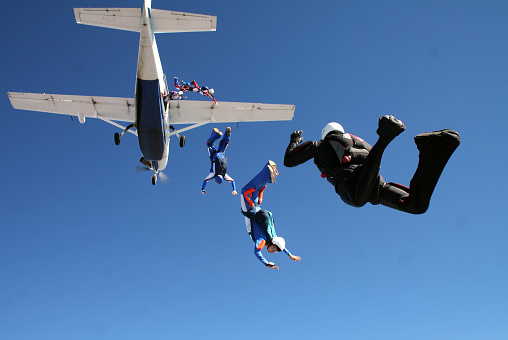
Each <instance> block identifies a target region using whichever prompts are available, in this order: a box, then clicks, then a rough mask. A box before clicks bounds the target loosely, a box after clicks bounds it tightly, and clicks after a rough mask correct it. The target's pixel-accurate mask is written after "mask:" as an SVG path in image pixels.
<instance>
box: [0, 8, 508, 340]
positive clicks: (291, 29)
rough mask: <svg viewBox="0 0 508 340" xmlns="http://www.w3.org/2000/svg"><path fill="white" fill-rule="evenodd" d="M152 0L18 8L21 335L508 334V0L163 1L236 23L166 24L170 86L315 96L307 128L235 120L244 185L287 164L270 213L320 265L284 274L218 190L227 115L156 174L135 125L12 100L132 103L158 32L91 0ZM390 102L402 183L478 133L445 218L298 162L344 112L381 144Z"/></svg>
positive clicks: (2, 298) (9, 319)
mask: <svg viewBox="0 0 508 340" xmlns="http://www.w3.org/2000/svg"><path fill="white" fill-rule="evenodd" d="M141 6H142V1H141V0H124V1H106V0H101V1H98V0H73V1H69V0H65V1H64V0H59V1H56V0H52V1H31V0H29V1H21V2H14V1H11V2H7V3H5V4H3V6H2V8H3V10H2V12H1V14H0V16H1V20H0V25H1V29H2V32H3V33H2V34H1V35H0V39H1V45H2V46H3V48H2V53H1V55H0V61H1V65H2V68H1V71H0V72H1V73H0V74H1V78H0V79H1V82H0V86H1V91H0V92H2V93H3V94H4V95H3V97H2V99H0V105H1V111H2V120H3V129H2V133H1V134H0V142H1V146H2V147H1V148H0V153H1V154H0V157H1V159H2V166H1V167H0V176H1V178H2V189H1V196H0V197H1V201H0V214H1V220H0V221H1V225H0V339H9V340H19V339H52V340H57V339H122V340H126V339H182V338H184V339H224V338H229V339H255V338H256V339H257V338H259V337H271V336H274V337H277V338H279V339H369V340H371V339H390V340H393V339H426V340H427V339H436V340H441V339H461V340H466V339H506V338H508V289H507V287H508V269H507V266H506V263H507V260H508V251H507V248H506V241H507V239H508V231H507V227H508V219H507V217H506V216H507V215H506V207H507V200H506V195H505V193H506V191H507V190H508V185H507V181H506V177H505V176H506V175H505V173H506V166H507V163H506V151H505V148H504V144H505V135H506V126H507V123H508V122H507V118H506V114H507V112H506V111H507V107H508V99H507V98H508V96H507V90H508V67H507V66H506V61H507V60H508V44H507V42H506V36H508V14H507V13H508V3H507V2H504V1H492V0H491V1H488V0H487V1H449V0H447V1H426V2H422V1H369V0H362V1H314V2H313V3H312V4H311V3H309V2H297V1H265V0H260V1H256V2H244V1H233V0H218V1H201V0H196V1H191V2H176V1H160V0H159V1H158V0H154V1H153V7H154V8H160V9H171V10H176V11H185V12H194V13H203V14H210V15H216V16H217V17H218V24H217V32H214V33H184V34H161V35H157V42H158V47H159V52H160V55H161V60H162V65H163V68H164V71H165V73H166V75H167V76H168V79H171V78H172V77H173V76H179V77H180V78H183V79H185V80H188V81H190V80H192V79H196V80H197V81H198V83H200V84H206V85H209V86H211V87H214V88H215V91H216V98H217V100H218V101H219V102H220V101H221V100H222V101H247V102H264V103H281V104H295V105H296V111H295V117H294V119H293V120H292V121H290V122H274V123H241V124H238V125H237V124H232V125H231V126H232V128H233V132H232V140H231V143H230V146H229V148H228V152H227V153H228V158H229V174H230V175H231V176H232V177H233V178H234V179H235V180H236V182H237V186H238V187H239V188H241V187H242V186H243V185H244V184H245V183H247V182H248V181H249V180H250V179H251V178H252V177H253V176H254V175H255V174H256V173H257V172H258V171H259V170H260V169H261V167H262V166H263V164H264V163H266V161H267V160H268V159H272V160H274V161H275V162H277V163H278V164H279V165H280V167H279V170H280V177H279V178H278V180H277V183H276V184H273V185H270V186H269V187H268V188H267V190H266V192H265V200H264V203H263V205H264V207H265V208H266V209H268V210H270V211H272V212H273V214H274V217H275V222H276V226H277V232H278V234H279V235H280V236H283V237H285V239H286V241H287V245H288V248H289V249H290V250H291V251H292V252H293V254H296V255H299V256H301V257H302V260H301V262H293V261H291V260H289V259H288V258H287V256H285V255H283V254H273V255H272V254H270V255H267V258H268V260H270V261H274V262H275V263H276V264H277V265H278V266H279V267H280V270H279V271H276V270H269V269H266V268H264V267H263V266H262V265H261V264H260V263H259V262H258V260H257V259H256V258H255V257H254V255H253V253H252V248H253V244H252V241H251V240H250V238H249V237H248V235H247V233H246V231H245V226H244V219H243V216H242V215H241V214H240V202H239V198H238V197H233V196H232V195H231V194H230V187H229V185H216V184H214V183H210V184H209V185H208V187H207V195H206V196H202V195H201V193H200V187H201V183H202V180H203V178H204V177H205V176H206V175H207V174H208V170H209V168H208V167H209V161H208V158H207V152H206V149H205V147H204V141H205V140H206V138H207V137H208V136H209V134H210V131H211V129H212V128H213V127H214V126H213V125H206V126H203V127H200V128H198V129H195V130H192V131H189V132H187V133H186V136H187V144H186V146H185V148H183V149H181V148H179V147H178V146H177V143H175V142H176V140H174V141H173V144H172V152H171V159H170V163H169V165H168V168H167V170H166V171H165V172H166V174H167V175H168V176H169V177H170V178H171V179H172V182H171V183H170V184H168V185H157V186H155V187H153V186H152V185H151V183H150V174H149V173H143V172H136V171H135V167H136V166H137V165H138V160H139V157H140V156H141V154H140V151H139V147H138V142H137V140H136V138H135V137H134V136H132V135H128V136H126V138H124V139H123V141H122V145H120V146H116V145H114V142H113V134H114V133H115V132H117V129H116V128H114V127H112V126H109V125H107V124H104V123H103V122H100V121H94V120H92V119H89V120H87V122H86V124H85V125H81V124H79V122H78V121H77V119H74V120H71V118H69V117H63V116H57V115H51V114H45V113H37V112H28V111H17V110H14V109H13V108H12V107H11V106H10V103H9V100H8V97H7V91H18V92H45V93H56V94H81V95H99V96H118V97H132V96H133V93H134V83H135V75H136V73H135V72H136V63H137V48H138V39H139V36H138V35H137V34H136V33H132V32H123V31H117V30H110V29H104V28H95V27H90V26H83V25H78V24H76V23H75V21H74V15H73V10H72V8H73V7H141ZM195 99H197V98H195ZM199 99H201V98H199ZM384 114H393V115H394V116H396V117H397V118H399V119H401V120H402V121H403V122H404V123H405V124H406V126H407V129H406V131H405V132H404V133H403V134H401V135H400V136H399V137H398V138H397V139H395V140H394V142H393V143H392V144H391V145H390V147H389V148H388V149H387V151H386V153H385V156H384V159H383V163H382V171H381V173H382V175H383V176H384V178H385V179H386V180H388V181H395V182H399V183H403V184H408V183H409V180H410V179H411V177H412V175H413V173H414V170H415V169H416V164H417V159H418V153H417V149H416V146H415V145H414V142H413V137H414V136H415V135H417V134H419V133H422V132H427V131H433V130H438V129H442V128H452V129H455V130H457V131H459V133H460V134H461V136H462V144H461V146H460V147H459V148H458V149H457V151H456V152H455V154H454V155H453V157H452V158H451V160H450V162H449V163H448V165H447V167H446V169H445V171H444V173H443V175H442V177H441V179H440V182H439V183H438V186H437V188H436V190H435V192H434V195H433V198H432V201H431V206H430V208H429V210H428V212H427V213H426V214H424V215H420V216H412V215H408V214H404V213H401V212H398V211H393V210H390V209H388V208H386V207H380V206H370V205H369V206H365V207H363V208H360V209H356V208H352V207H349V206H346V205H345V204H343V203H342V202H341V201H340V199H339V198H338V196H337V195H336V194H335V193H334V190H333V188H332V187H331V186H330V185H329V184H327V183H326V182H325V180H323V179H321V178H320V177H319V172H318V170H317V169H316V168H315V166H314V165H313V164H312V163H311V162H309V163H306V164H304V165H301V166H299V167H296V168H291V169H288V168H285V167H283V165H282V160H283V155H284V150H285V148H286V146H287V143H288V141H289V135H290V133H291V132H292V131H294V130H297V129H303V130H304V134H303V136H304V137H305V140H316V139H319V138H320V137H319V134H320V131H321V129H322V127H323V126H324V125H325V124H326V123H328V122H329V121H338V122H340V123H341V124H342V125H343V126H344V128H345V129H346V130H347V131H349V132H351V133H354V134H356V135H358V136H361V137H363V138H364V139H366V140H367V141H369V142H371V143H374V142H375V140H376V134H375V131H376V128H377V119H378V117H380V116H381V115H384ZM226 126H227V125H226V124H219V125H216V127H218V128H220V129H221V130H225V128H226Z"/></svg>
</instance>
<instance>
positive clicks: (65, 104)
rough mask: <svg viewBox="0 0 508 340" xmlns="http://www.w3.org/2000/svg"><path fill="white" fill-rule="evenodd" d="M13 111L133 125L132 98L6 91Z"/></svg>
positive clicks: (134, 114)
mask: <svg viewBox="0 0 508 340" xmlns="http://www.w3.org/2000/svg"><path fill="white" fill-rule="evenodd" d="M7 94H8V95H9V99H10V101H11V104H12V106H13V107H14V108H15V109H20V110H29V111H41V112H49V113H57V114H65V115H71V116H77V117H79V118H80V120H81V119H83V118H101V119H110V120H118V121H123V122H131V123H132V122H134V120H135V119H136V106H135V105H136V104H135V100H134V98H118V97H91V96H74V95H63V94H45V93H20V92H8V93H7Z"/></svg>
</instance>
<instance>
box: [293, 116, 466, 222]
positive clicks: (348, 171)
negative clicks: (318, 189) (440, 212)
mask: <svg viewBox="0 0 508 340" xmlns="http://www.w3.org/2000/svg"><path fill="white" fill-rule="evenodd" d="M405 129H406V126H405V125H404V123H402V122H401V121H400V120H398V119H396V118H395V117H393V116H383V117H381V118H380V119H379V128H378V129H377V131H376V132H377V134H378V135H379V138H378V140H377V142H376V144H374V146H373V147H371V146H370V145H369V144H368V143H367V142H365V141H364V140H362V139H361V138H359V137H356V136H353V135H351V134H349V133H345V132H344V129H343V128H342V126H341V125H340V124H338V123H330V124H328V125H327V126H325V128H324V129H323V132H322V136H321V138H322V139H321V140H320V141H318V142H312V141H308V142H305V143H302V144H301V142H302V141H303V137H302V136H301V135H302V132H303V131H301V130H300V131H295V132H293V133H292V134H291V141H290V143H289V146H288V147H287V149H286V154H285V155H284V165H285V166H287V167H294V166H297V165H299V164H302V163H305V162H306V161H308V160H309V159H311V158H314V163H315V164H316V166H317V167H318V169H319V170H320V171H321V177H326V179H327V180H328V182H330V183H331V184H332V185H333V186H334V187H335V191H336V192H337V194H338V195H339V196H340V198H341V199H342V200H343V201H344V202H345V203H347V204H349V205H351V206H354V207H361V206H364V205H365V204H366V203H367V202H370V203H371V204H374V205H377V204H381V205H384V206H387V207H390V208H393V209H397V210H401V211H404V212H407V213H410V214H423V213H424V212H426V211H427V209H428V207H429V202H430V198H431V196H432V192H433V191H434V188H435V187H436V184H437V181H438V180H439V176H440V175H441V173H442V171H443V169H444V167H445V165H446V163H447V162H448V159H449V158H450V157H451V155H452V154H453V152H454V151H455V149H456V148H457V147H458V146H459V144H460V136H459V134H458V133H457V132H456V131H453V130H449V129H444V130H440V131H434V132H428V133H422V134H419V135H418V136H416V137H415V138H414V139H415V143H416V146H417V148H418V150H419V151H420V156H419V162H418V167H417V169H416V172H415V174H414V176H413V178H412V179H411V182H410V185H409V188H408V187H406V186H403V185H400V184H397V183H386V182H385V181H384V179H383V177H381V175H380V174H379V169H380V165H381V158H382V156H383V152H384V150H385V149H386V147H387V146H388V144H389V143H390V142H391V141H392V140H393V139H394V138H395V137H397V136H398V135H399V134H400V133H401V132H402V131H404V130H405Z"/></svg>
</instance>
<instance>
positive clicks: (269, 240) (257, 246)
mask: <svg viewBox="0 0 508 340" xmlns="http://www.w3.org/2000/svg"><path fill="white" fill-rule="evenodd" d="M278 175H279V172H278V170H277V166H276V164H275V162H273V161H268V162H267V163H266V164H265V166H264V167H263V169H262V170H261V172H260V173H258V174H257V175H256V176H255V177H254V178H253V179H252V180H251V181H250V182H249V183H247V185H245V186H244V187H243V188H242V192H241V193H242V197H241V206H242V214H243V215H244V216H245V225H246V227H247V232H248V233H249V235H250V237H251V238H252V240H253V241H254V255H255V256H256V257H257V258H258V259H259V260H260V261H261V263H263V264H264V265H265V266H266V267H268V268H273V269H279V267H277V266H275V263H273V262H268V261H267V260H266V259H265V258H264V256H263V254H262V253H261V250H262V249H263V247H264V246H265V245H266V249H267V251H268V252H269V253H276V252H279V251H283V252H284V253H286V254H287V255H288V256H289V257H290V258H291V260H293V261H300V260H301V258H300V257H299V256H295V255H292V254H291V252H290V251H289V250H288V249H287V248H286V242H285V240H284V239H283V238H282V237H279V236H277V234H276V232H275V225H274V222H273V216H272V213H271V212H269V211H267V210H265V209H262V208H261V207H260V204H261V203H262V202H263V192H264V190H265V189H266V185H267V184H268V183H275V177H277V176H278Z"/></svg>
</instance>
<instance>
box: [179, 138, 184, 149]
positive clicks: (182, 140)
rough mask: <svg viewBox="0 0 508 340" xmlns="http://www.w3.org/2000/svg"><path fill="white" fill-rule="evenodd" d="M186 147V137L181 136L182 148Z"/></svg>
mask: <svg viewBox="0 0 508 340" xmlns="http://www.w3.org/2000/svg"><path fill="white" fill-rule="evenodd" d="M184 146H185V136H180V147H181V148H183V147H184Z"/></svg>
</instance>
